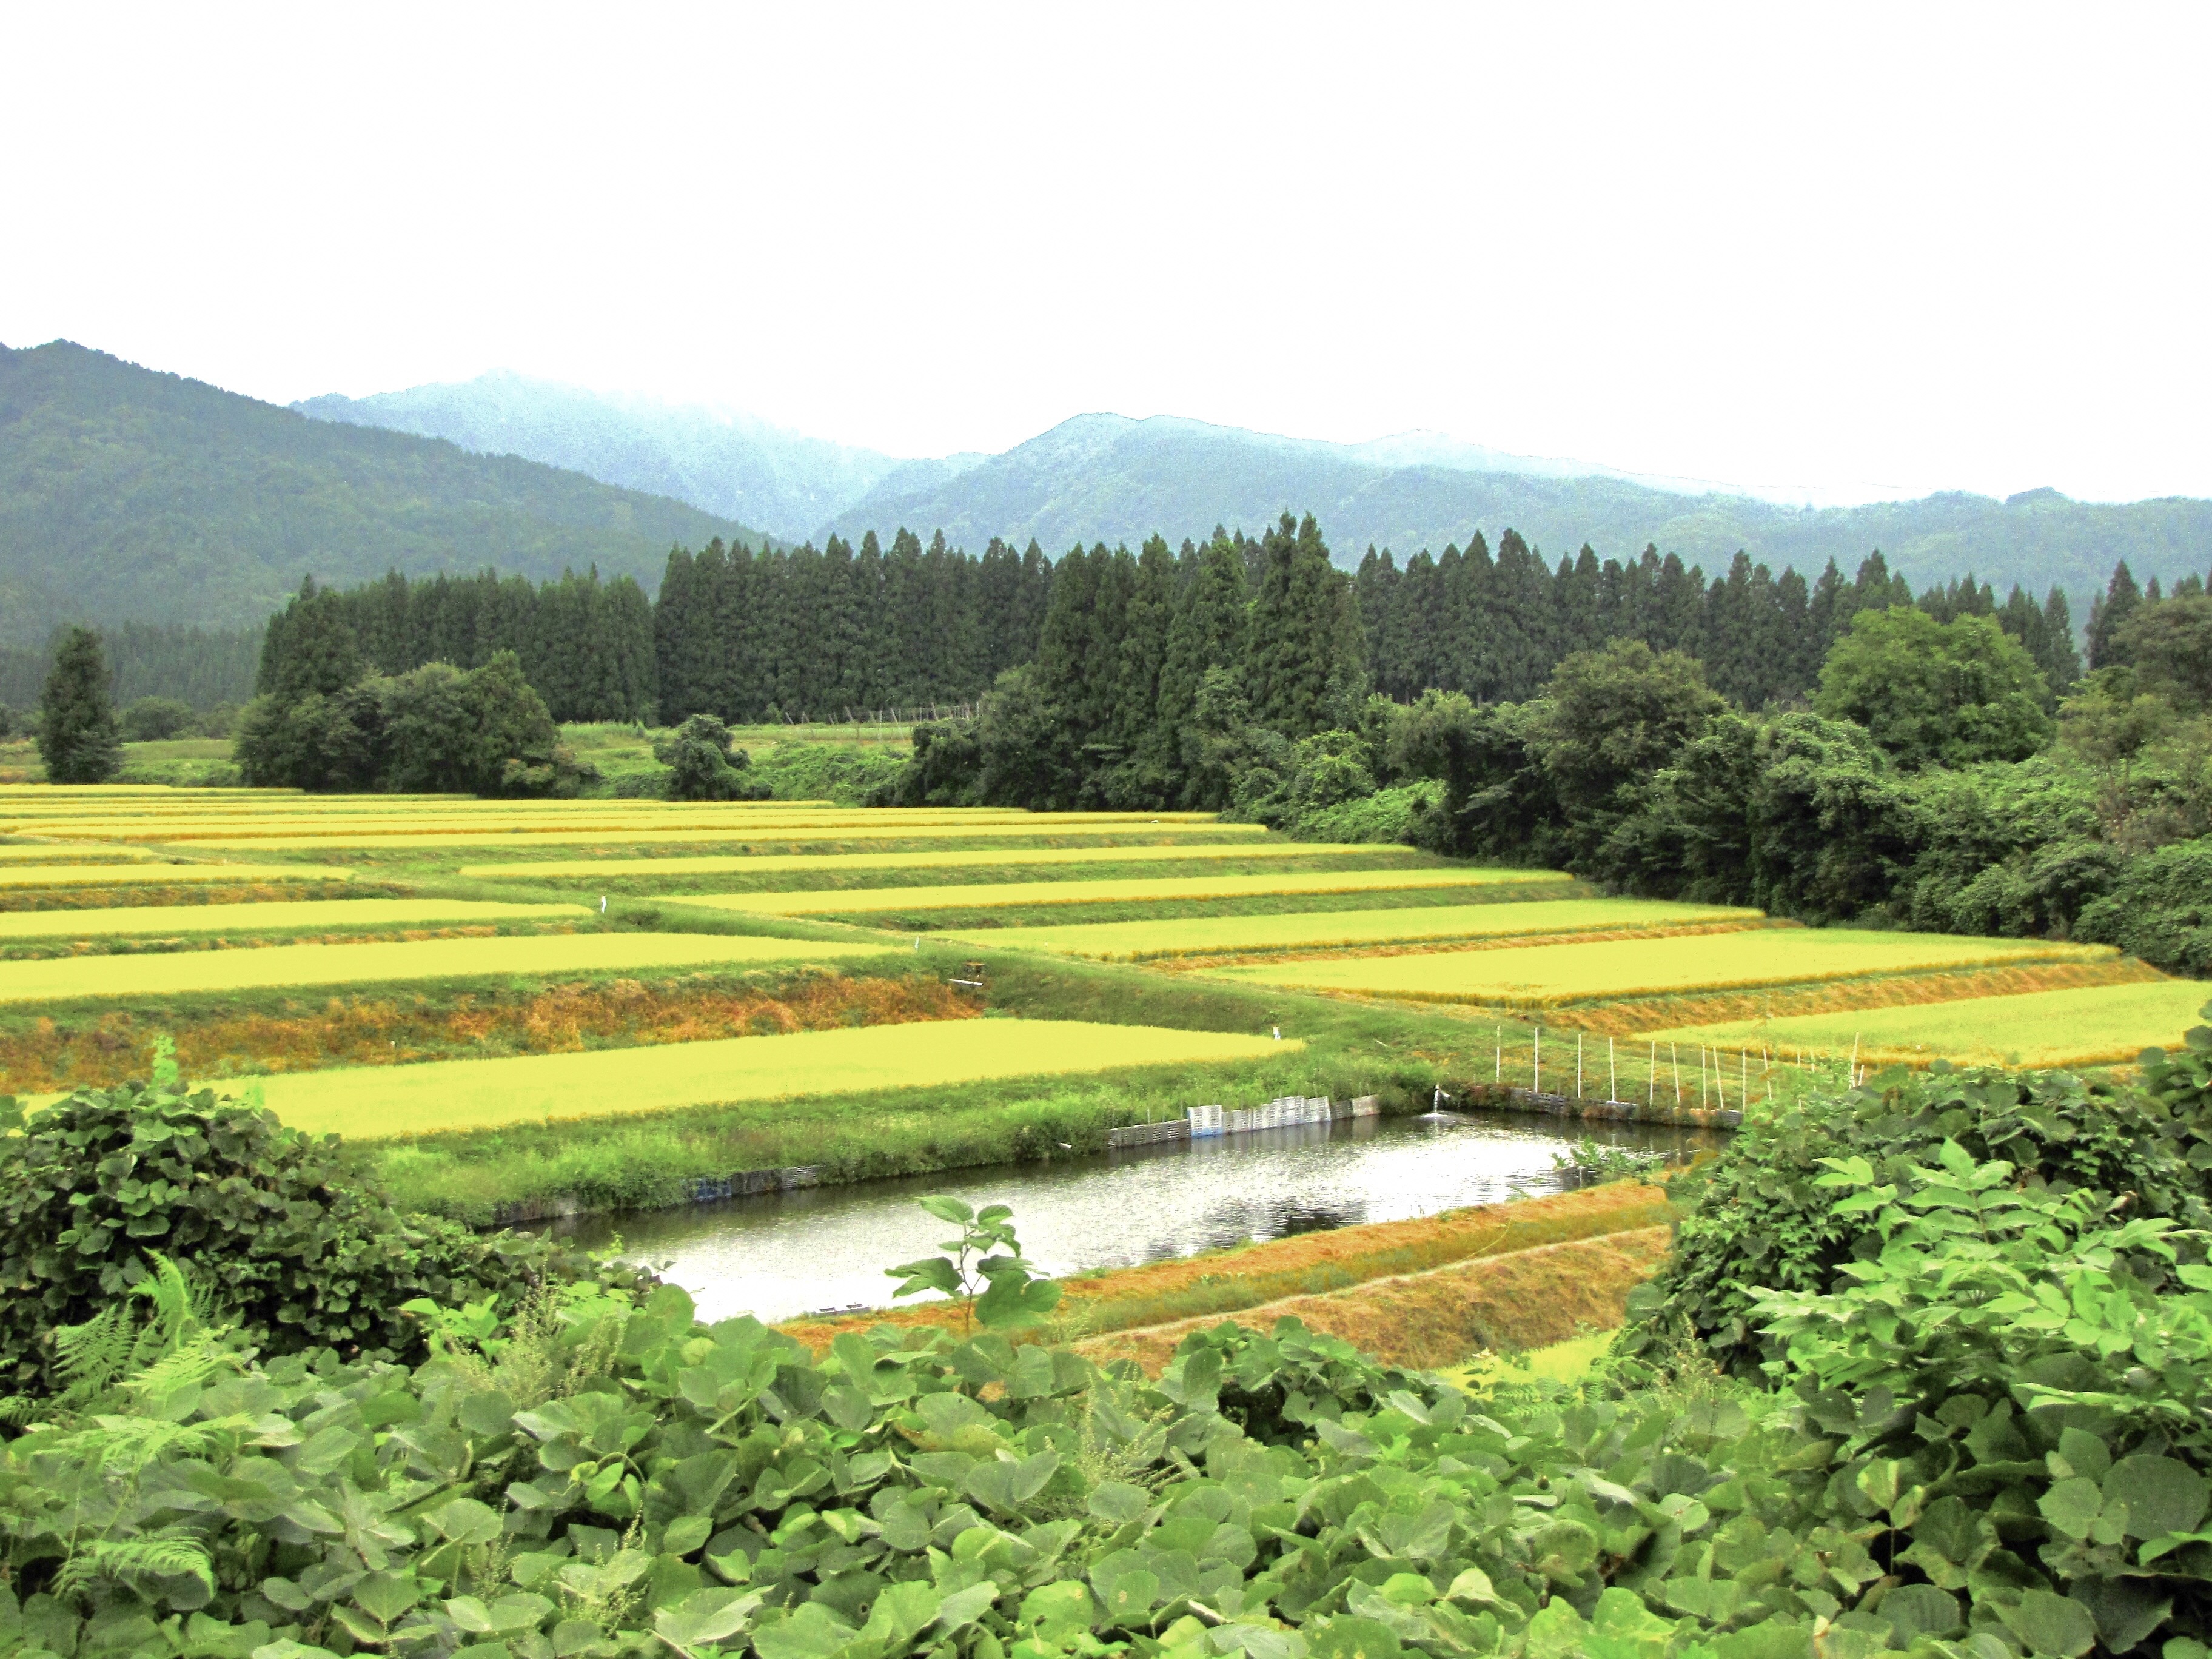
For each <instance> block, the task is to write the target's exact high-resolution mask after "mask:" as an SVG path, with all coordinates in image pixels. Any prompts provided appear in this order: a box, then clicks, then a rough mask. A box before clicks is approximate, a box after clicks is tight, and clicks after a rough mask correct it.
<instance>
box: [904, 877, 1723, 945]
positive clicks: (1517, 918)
mask: <svg viewBox="0 0 2212 1659" xmlns="http://www.w3.org/2000/svg"><path fill="white" fill-rule="evenodd" d="M1396 885H1401V886H1404V885H1409V884H1408V883H1405V882H1403V881H1401V882H1399V883H1397V884H1396ZM1764 914H1765V913H1764V912H1762V911H1758V910H1745V909H1738V908H1732V907H1730V906H1727V905H1720V904H1674V903H1669V902H1662V901H1660V900H1656V899H1545V900H1532V901H1528V902H1509V903H1504V904H1451V905H1436V906H1422V907H1419V908H1413V909H1396V910H1318V911H1307V912H1299V913H1296V914H1293V915H1267V916H1177V917H1172V918H1167V919H1164V920H1159V921H1101V922H1091V923H1083V924H1077V925H1074V926H1070V927H1016V928H1005V929H1000V928H993V929H989V930H987V931H978V932H975V933H967V934H963V933H957V932H955V933H948V934H947V935H945V937H947V938H950V939H966V940H967V941H968V942H969V943H970V944H976V945H981V944H992V945H1003V946H1006V947H1007V948H1009V949H1012V950H1018V951H1051V952H1053V953H1054V954H1055V955H1059V956H1071V957H1089V958H1091V960H1093V961H1097V962H1144V961H1150V960H1157V959H1160V958H1164V957H1200V956H1218V955H1228V954H1231V953H1233V952H1237V951H1291V950H1305V949H1326V948H1328V947H1330V946H1334V945H1395V944H1418V943H1420V942H1422V941H1424V940H1436V939H1508V938H1510V937H1512V936H1513V935H1515V934H1517V933H1586V932H1601V931H1603V930H1605V929H1607V928H1613V927H1621V928H1629V927H1696V926H1700V925H1706V926H1710V925H1711V924H1714V923H1727V922H1745V923H1751V922H1756V921H1761V920H1763V918H1764Z"/></svg>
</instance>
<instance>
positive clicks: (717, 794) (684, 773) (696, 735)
mask: <svg viewBox="0 0 2212 1659" xmlns="http://www.w3.org/2000/svg"><path fill="white" fill-rule="evenodd" d="M653 759H655V760H657V761H659V763H661V764H662V765H663V766H665V767H666V768H667V769H668V771H667V774H666V775H665V778H664V779H663V780H662V794H663V796H664V798H665V799H669V800H767V799H769V797H770V796H771V795H772V794H773V793H775V792H774V791H772V790H771V789H770V788H769V787H768V785H766V784H764V783H762V782H759V781H757V780H755V779H754V778H752V777H750V776H749V775H747V772H746V769H747V768H748V767H749V766H750V765H751V764H752V758H751V757H750V756H749V755H747V754H746V753H745V751H744V750H742V749H738V748H734V747H732V744H731V740H730V728H729V727H728V726H725V725H723V724H722V722H721V721H720V720H716V719H715V718H714V716H713V715H712V714H694V715H692V716H691V717H690V719H689V720H685V721H684V724H683V725H681V726H678V727H677V728H676V729H675V730H674V731H673V732H670V733H669V734H668V736H666V737H665V738H661V739H659V741H658V742H656V743H655V744H653Z"/></svg>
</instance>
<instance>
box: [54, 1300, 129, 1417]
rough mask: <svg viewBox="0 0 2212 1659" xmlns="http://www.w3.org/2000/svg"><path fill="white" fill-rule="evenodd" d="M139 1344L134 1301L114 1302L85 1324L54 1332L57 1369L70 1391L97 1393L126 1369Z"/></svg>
mask: <svg viewBox="0 0 2212 1659" xmlns="http://www.w3.org/2000/svg"><path fill="white" fill-rule="evenodd" d="M136 1346H137V1336H136V1333H135V1332H134V1331H133V1329H132V1328H131V1305H130V1304H128V1303H127V1302H116V1303H112V1304H109V1305H108V1306H106V1307H105V1308H103V1309H101V1310H100V1311H99V1312H98V1313H96V1314H94V1316H92V1317H91V1318H90V1319H88V1320H86V1321H85V1322H84V1323H83V1324H82V1325H64V1326H62V1327H61V1328H58V1330H56V1331H55V1332H54V1354H55V1369H57V1370H59V1371H60V1372H61V1374H62V1376H63V1379H64V1381H65V1382H66V1383H68V1385H69V1392H70V1394H72V1395H76V1394H97V1393H98V1392H99V1391H100V1389H105V1388H106V1386H107V1385H108V1384H109V1383H112V1382H113V1381H114V1380H115V1379H116V1377H118V1376H120V1375H121V1374H122V1373H123V1371H124V1370H125V1367H127V1366H128V1365H129V1364H131V1358H132V1352H133V1350H134V1349H135V1348H136Z"/></svg>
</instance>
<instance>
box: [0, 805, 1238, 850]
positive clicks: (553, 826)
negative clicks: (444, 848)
mask: <svg viewBox="0 0 2212 1659" xmlns="http://www.w3.org/2000/svg"><path fill="white" fill-rule="evenodd" d="M887 819H888V821H889V822H890V823H892V824H893V825H895V826H896V828H898V829H918V828H926V827H934V826H940V825H944V824H967V825H980V824H1003V823H1018V824H1021V825H1024V826H1025V827H1026V828H1028V829H1030V830H1032V831H1033V832H1034V833H1037V834H1044V833H1048V832H1050V831H1054V830H1059V829H1127V828H1131V827H1139V826H1140V827H1143V828H1147V829H1150V828H1155V827H1157V828H1161V829H1176V828H1177V827H1179V826H1181V825H1183V824H1188V823H1204V824H1206V827H1209V828H1210V827H1212V825H1211V821H1210V820H1200V819H1196V818H1193V817H1156V816H1152V815H1146V814H1138V813H1127V812H1051V813H1041V812H1011V811H1007V812H1000V811H966V810H951V811H941V812H939V811H927V810H916V811H913V812H911V813H910V814H905V815H902V816H899V817H896V818H890V817H889V815H888V814H887V813H885V812H882V811H875V812H861V811H839V810H836V809H834V808H833V809H830V810H828V811H805V812H793V811H769V810H766V809H764V808H763V807H761V806H757V805H745V804H744V803H718V804H716V805H711V806H705V807H693V808H690V809H689V810H685V811H653V812H632V811H617V812H605V811H602V812H597V813H586V814H569V813H558V814H550V815H547V816H544V817H535V816H529V817H526V816H524V815H521V814H519V813H517V812H515V811H513V810H511V809H510V810H509V811H506V812H504V813H496V814H495V813H473V814H469V815H465V816H444V815H441V816H435V817H426V816H424V815H422V814H421V813H412V812H410V813H406V814H399V815H394V816H392V817H380V818H377V817H355V818H350V819H347V820H343V822H341V823H333V822H332V821H331V820H330V819H327V818H325V817H320V816H319V815H314V814H269V815H261V816H258V817H199V816H195V817H179V818H168V819H155V820H141V821H136V822H131V821H121V822H118V821H117V820H116V819H115V818H114V817H112V815H108V814H102V815H101V816H100V817H97V818H89V819H64V820H59V821H56V822H52V823H46V824H44V825H43V826H42V827H41V829H40V833H41V834H43V835H46V836H50V837H52V838H54V839H56V840H63V841H91V842H117V841H126V840H127V841H140V842H165V843H166V842H224V843H228V842H235V841H245V842H256V843H258V842H270V841H281V840H286V839H289V838H291V837H294V836H301V835H324V836H328V835H332V834H334V833H339V832H341V831H342V832H343V835H344V836H346V837H348V838H350V839H360V840H363V841H375V840H382V839H385V838H386V837H389V836H442V835H466V834H468V833H470V832H471V831H474V830H480V829H496V830H499V831H501V833H505V834H513V835H522V836H526V835H531V834H534V833H537V832H538V831H539V830H541V829H542V830H544V831H545V832H548V833H550V832H554V831H568V830H587V829H588V830H596V831H599V832H600V833H602V834H605V835H628V834H631V833H634V832H637V831H646V830H660V829H737V830H738V831H740V832H742V833H746V834H751V833H755V832H764V831H766V830H768V829H830V828H836V827H839V826H843V827H848V828H866V829H871V830H880V829H883V828H884V825H885V823H886V821H887Z"/></svg>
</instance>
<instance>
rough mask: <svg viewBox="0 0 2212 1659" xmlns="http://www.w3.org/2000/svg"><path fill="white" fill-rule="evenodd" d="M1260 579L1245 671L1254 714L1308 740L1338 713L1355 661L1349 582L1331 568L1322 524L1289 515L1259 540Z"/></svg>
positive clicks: (1355, 617)
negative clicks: (1336, 699)
mask: <svg viewBox="0 0 2212 1659" xmlns="http://www.w3.org/2000/svg"><path fill="white" fill-rule="evenodd" d="M1262 544H1263V546H1264V549H1265V551H1266V556H1267V559H1266V564H1265V567H1264V570H1265V574H1263V575H1262V577H1261V582H1260V586H1259V588H1258V591H1257V592H1255V594H1254V595H1253V599H1252V635H1251V647H1250V656H1249V667H1248V669H1247V672H1246V678H1247V681H1248V683H1249V686H1250V696H1251V703H1252V716H1253V718H1254V719H1255V720H1257V721H1258V722H1259V723H1260V724H1261V725H1263V726H1270V727H1272V728H1273V729H1274V730H1275V731H1278V732H1283V733H1285V735H1287V736H1290V737H1293V738H1303V737H1308V736H1310V735H1311V734H1312V733H1314V732H1318V731H1320V730H1322V728H1323V727H1324V726H1326V725H1328V723H1329V721H1330V720H1331V718H1332V717H1333V715H1334V714H1335V713H1336V712H1337V711H1336V710H1334V709H1333V708H1331V706H1330V705H1331V701H1332V694H1333V693H1334V695H1336V696H1342V695H1343V690H1344V685H1345V678H1344V677H1345V676H1346V674H1347V673H1357V672H1358V670H1359V666H1360V665H1359V662H1358V656H1357V653H1358V649H1359V641H1358V609H1357V605H1356V604H1355V602H1354V601H1353V600H1352V593H1351V584H1350V582H1348V581H1347V580H1346V579H1345V577H1344V576H1343V574H1341V573H1340V572H1339V571H1338V570H1337V569H1336V568H1334V566H1332V565H1331V564H1330V562H1329V557H1328V546H1327V544H1324V543H1323V542H1322V538H1321V526H1319V525H1318V524H1316V522H1315V521H1314V518H1313V515H1312V514H1311V513H1308V514H1307V515H1306V517H1305V519H1304V521H1303V522H1301V521H1299V520H1294V519H1292V518H1291V515H1290V514H1289V513H1284V514H1283V516H1282V519H1281V521H1280V522H1279V523H1278V524H1277V525H1276V526H1275V527H1274V528H1273V529H1272V530H1270V531H1268V532H1267V535H1266V536H1265V537H1264V538H1262Z"/></svg>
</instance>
